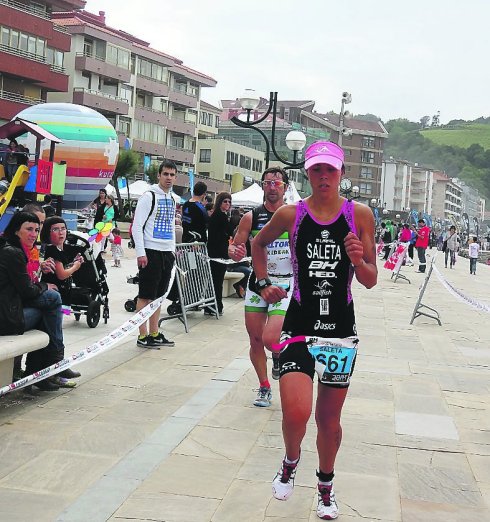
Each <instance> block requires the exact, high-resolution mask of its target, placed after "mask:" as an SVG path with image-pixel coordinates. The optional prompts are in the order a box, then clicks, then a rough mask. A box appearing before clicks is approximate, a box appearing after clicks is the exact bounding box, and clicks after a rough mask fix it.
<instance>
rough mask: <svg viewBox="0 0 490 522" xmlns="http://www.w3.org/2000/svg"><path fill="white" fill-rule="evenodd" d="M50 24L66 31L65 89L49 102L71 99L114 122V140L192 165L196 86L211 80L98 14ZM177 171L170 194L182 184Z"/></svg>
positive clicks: (155, 157) (183, 167)
mask: <svg viewBox="0 0 490 522" xmlns="http://www.w3.org/2000/svg"><path fill="white" fill-rule="evenodd" d="M53 17H54V20H55V23H56V24H57V25H58V26H59V27H64V28H65V29H66V30H67V31H68V32H69V33H70V34H71V36H72V47H71V51H70V53H68V54H67V55H66V56H65V67H66V69H67V70H68V71H69V73H70V80H69V84H68V88H67V92H66V93H56V94H51V95H50V96H49V97H48V100H49V101H53V102H60V101H65V102H73V103H77V104H80V105H85V106H87V107H91V108H93V109H96V110H97V111H98V112H100V113H102V114H103V115H104V116H105V117H106V118H107V119H108V120H109V121H110V122H111V123H112V124H113V125H114V127H115V129H116V130H117V132H118V134H119V142H120V145H121V146H123V147H125V148H131V149H132V150H134V151H136V152H138V153H141V155H142V156H149V157H150V158H151V160H152V161H160V160H161V159H162V158H166V159H170V160H173V161H175V162H176V163H177V165H178V168H179V171H181V172H184V173H185V172H187V170H188V169H189V168H194V165H195V152H196V140H197V127H198V114H199V106H200V100H201V89H202V88H203V87H214V86H215V85H216V81H215V80H214V79H213V78H211V77H209V76H207V75H206V74H203V73H200V72H198V71H194V70H192V69H190V68H188V67H186V66H185V65H184V64H183V63H182V61H181V60H179V59H178V58H175V57H173V56H170V55H168V54H166V53H164V52H162V51H159V50H157V49H153V48H152V47H150V45H149V43H148V42H145V41H144V40H141V39H139V38H137V37H136V36H133V35H131V34H129V33H126V32H125V31H122V30H119V29H114V28H111V27H109V26H108V25H106V19H105V13H104V12H103V11H100V12H99V14H98V15H96V14H92V13H89V12H87V11H76V12H75V11H73V12H70V13H55V14H54V15H53ZM186 180H187V177H186V176H179V177H178V181H177V188H176V191H177V192H179V193H180V192H183V191H184V189H185V188H186V187H187V186H188V181H186Z"/></svg>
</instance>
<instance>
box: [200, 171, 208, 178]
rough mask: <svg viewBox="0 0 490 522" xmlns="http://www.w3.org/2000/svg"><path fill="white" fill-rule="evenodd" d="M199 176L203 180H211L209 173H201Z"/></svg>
mask: <svg viewBox="0 0 490 522" xmlns="http://www.w3.org/2000/svg"><path fill="white" fill-rule="evenodd" d="M199 176H201V177H202V178H209V172H199Z"/></svg>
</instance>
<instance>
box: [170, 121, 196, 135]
mask: <svg viewBox="0 0 490 522" xmlns="http://www.w3.org/2000/svg"><path fill="white" fill-rule="evenodd" d="M167 129H168V130H169V131H173V132H180V133H181V134H187V135H188V136H195V135H196V124H195V123H189V122H186V121H185V120H180V119H178V118H172V117H170V118H169V120H168V123H167Z"/></svg>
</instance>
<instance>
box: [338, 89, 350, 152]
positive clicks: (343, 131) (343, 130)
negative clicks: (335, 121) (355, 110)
mask: <svg viewBox="0 0 490 522" xmlns="http://www.w3.org/2000/svg"><path fill="white" fill-rule="evenodd" d="M351 101H352V94H350V93H348V92H343V93H342V103H341V105H340V115H339V141H338V143H339V147H342V138H343V137H344V136H352V129H349V128H347V127H346V126H345V125H344V121H345V118H348V117H349V116H350V112H349V111H347V110H345V106H346V105H347V104H348V103H350V102H351Z"/></svg>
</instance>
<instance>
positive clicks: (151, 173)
mask: <svg viewBox="0 0 490 522" xmlns="http://www.w3.org/2000/svg"><path fill="white" fill-rule="evenodd" d="M158 168H159V167H158V165H157V164H156V163H150V166H149V167H148V168H147V169H146V172H145V174H146V175H147V176H148V180H149V181H150V183H158V180H157V174H158Z"/></svg>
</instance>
